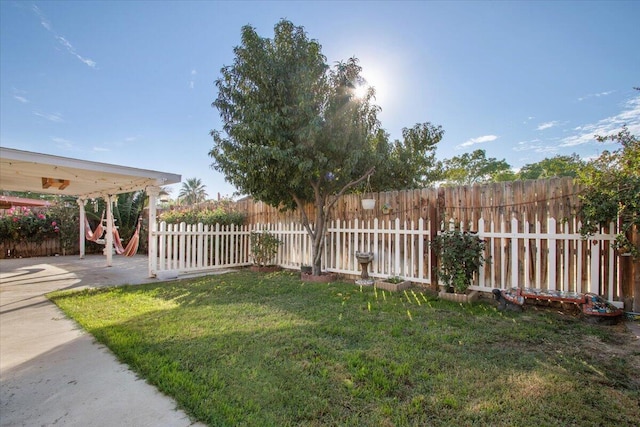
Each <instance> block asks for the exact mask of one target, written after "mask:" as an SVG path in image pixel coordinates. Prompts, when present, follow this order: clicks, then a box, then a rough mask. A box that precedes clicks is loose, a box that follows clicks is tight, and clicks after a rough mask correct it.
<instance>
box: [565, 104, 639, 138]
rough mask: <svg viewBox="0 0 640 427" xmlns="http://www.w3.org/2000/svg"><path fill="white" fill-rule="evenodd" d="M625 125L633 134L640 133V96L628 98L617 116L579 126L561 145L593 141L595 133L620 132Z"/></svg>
mask: <svg viewBox="0 0 640 427" xmlns="http://www.w3.org/2000/svg"><path fill="white" fill-rule="evenodd" d="M623 125H626V126H627V128H628V129H629V132H631V134H635V135H637V134H638V133H640V96H637V97H635V98H632V99H630V100H628V101H627V102H626V103H625V106H624V109H623V111H622V112H620V113H619V114H616V115H615V116H611V117H607V118H604V119H602V120H599V121H598V122H596V123H590V124H586V125H582V126H579V127H578V128H576V129H575V130H578V131H579V133H577V134H574V135H570V136H567V137H565V138H562V140H561V143H560V146H561V147H574V146H576V145H582V144H588V143H592V142H595V140H596V139H595V135H600V136H606V135H612V134H615V133H618V132H620V130H622V126H623Z"/></svg>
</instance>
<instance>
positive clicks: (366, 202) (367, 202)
mask: <svg viewBox="0 0 640 427" xmlns="http://www.w3.org/2000/svg"><path fill="white" fill-rule="evenodd" d="M370 177H371V176H369V177H367V184H366V185H365V187H364V193H363V194H364V197H363V198H362V201H361V203H362V209H365V210H372V209H373V208H375V207H376V199H373V198H366V195H367V194H372V195H373V191H372V190H371V183H370V182H369V178H370Z"/></svg>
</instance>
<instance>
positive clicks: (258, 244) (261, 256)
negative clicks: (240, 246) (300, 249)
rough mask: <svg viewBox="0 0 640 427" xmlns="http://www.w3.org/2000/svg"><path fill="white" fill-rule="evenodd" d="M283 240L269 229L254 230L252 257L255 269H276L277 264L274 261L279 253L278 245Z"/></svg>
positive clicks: (251, 243)
mask: <svg viewBox="0 0 640 427" xmlns="http://www.w3.org/2000/svg"><path fill="white" fill-rule="evenodd" d="M281 243H282V242H281V241H280V240H279V239H278V238H277V237H276V236H274V235H273V234H271V233H270V232H268V231H262V232H257V231H252V232H251V237H250V246H251V257H252V258H253V262H254V264H255V270H258V271H274V270H276V269H277V266H274V264H273V262H274V259H275V257H276V255H277V254H278V246H279V245H280V244H281Z"/></svg>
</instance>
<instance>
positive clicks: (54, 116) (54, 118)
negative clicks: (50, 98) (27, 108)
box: [33, 111, 64, 123]
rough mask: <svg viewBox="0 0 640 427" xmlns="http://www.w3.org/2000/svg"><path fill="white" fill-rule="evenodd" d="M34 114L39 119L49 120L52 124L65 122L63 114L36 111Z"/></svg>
mask: <svg viewBox="0 0 640 427" xmlns="http://www.w3.org/2000/svg"><path fill="white" fill-rule="evenodd" d="M33 114H34V115H36V116H38V117H42V118H43V119H47V120H49V121H50V122H54V123H62V122H64V120H63V119H62V114H60V113H40V112H39V111H34V112H33Z"/></svg>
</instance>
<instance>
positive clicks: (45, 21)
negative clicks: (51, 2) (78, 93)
mask: <svg viewBox="0 0 640 427" xmlns="http://www.w3.org/2000/svg"><path fill="white" fill-rule="evenodd" d="M31 10H33V12H34V13H35V14H36V15H38V18H39V19H40V24H42V26H43V27H44V28H45V29H46V30H47V31H49V32H50V33H51V34H52V35H53V37H54V38H55V39H56V40H57V41H58V43H60V44H61V45H62V46H63V47H64V48H65V49H66V50H67V52H69V53H70V54H71V55H73V56H75V57H76V58H78V59H79V60H80V61H81V62H83V63H84V64H86V65H87V66H89V67H91V68H94V69H95V68H96V67H97V64H96V62H95V61H94V60H92V59H89V58H85V57H84V56H82V55H80V54H79V53H78V52H77V51H76V49H75V47H73V45H72V44H71V43H70V42H69V40H67V39H66V38H64V37H63V36H61V35H59V34H58V33H57V32H56V31H55V30H54V29H53V25H51V22H49V20H48V19H47V18H46V17H45V16H44V13H42V11H41V10H40V8H39V7H38V6H36V5H33V6H32V7H31Z"/></svg>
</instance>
